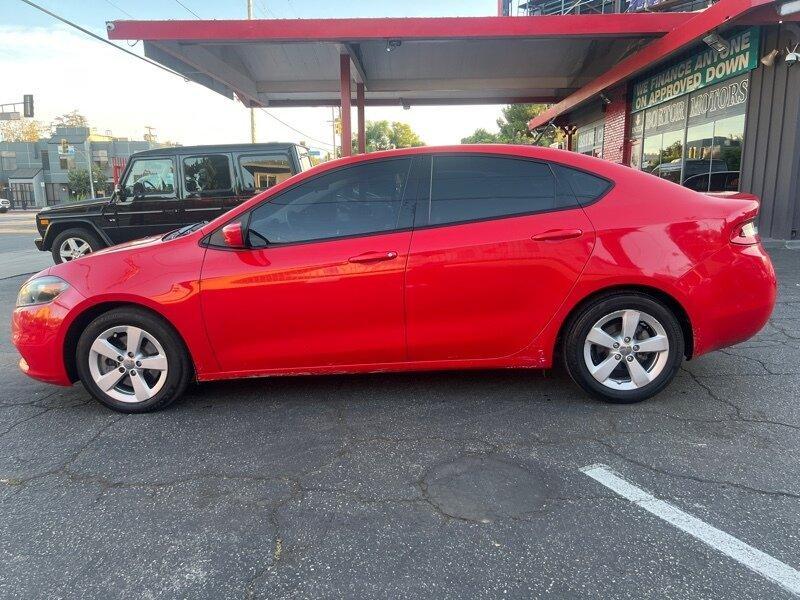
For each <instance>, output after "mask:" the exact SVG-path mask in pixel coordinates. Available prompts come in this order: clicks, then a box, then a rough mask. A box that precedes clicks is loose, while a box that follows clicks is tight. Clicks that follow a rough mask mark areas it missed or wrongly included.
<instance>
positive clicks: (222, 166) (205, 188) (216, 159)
mask: <svg viewBox="0 0 800 600" xmlns="http://www.w3.org/2000/svg"><path fill="white" fill-rule="evenodd" d="M183 187H184V189H185V190H186V193H187V194H200V195H203V194H207V193H210V192H226V191H229V190H230V189H231V188H232V187H233V186H232V185H231V167H230V161H229V160H228V156H227V155H226V154H207V155H205V156H190V157H188V158H184V159H183Z"/></svg>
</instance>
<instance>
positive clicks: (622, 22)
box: [106, 0, 728, 43]
mask: <svg viewBox="0 0 800 600" xmlns="http://www.w3.org/2000/svg"><path fill="white" fill-rule="evenodd" d="M726 2H728V0H723V1H722V2H721V3H722V4H725V3H726ZM693 16H694V13H623V14H609V15H588V14H587V15H540V16H536V17H434V18H430V17H425V18H422V17H420V18H391V19H389V18H370V19H261V20H252V21H248V20H238V21H229V20H218V21H217V20H214V21H199V20H192V21H112V22H109V23H107V24H106V28H107V30H108V37H109V39H112V40H164V41H171V40H195V41H211V40H225V41H228V42H230V43H242V42H247V41H254V40H259V41H294V42H322V41H330V42H338V43H352V42H356V41H358V40H386V39H402V40H413V39H416V40H419V39H431V40H435V39H442V40H456V39H462V40H464V39H481V38H484V39H487V38H536V37H591V38H596V37H604V36H616V37H618V36H634V37H636V36H642V35H644V36H647V35H652V36H660V35H664V34H666V33H668V32H670V31H672V30H673V29H675V28H676V27H678V26H680V25H681V24H683V23H685V22H687V21H688V20H690V19H692V18H693Z"/></svg>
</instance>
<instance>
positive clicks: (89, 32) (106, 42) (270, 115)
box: [21, 0, 331, 152]
mask: <svg viewBox="0 0 800 600" xmlns="http://www.w3.org/2000/svg"><path fill="white" fill-rule="evenodd" d="M21 1H22V2H24V3H25V4H27V5H29V6H32V7H33V8H35V9H36V10H39V11H41V12H43V13H45V14H46V15H49V16H51V17H53V18H54V19H57V20H58V21H61V22H62V23H64V24H66V25H69V26H70V27H73V28H75V29H77V30H78V31H80V32H81V33H84V34H86V35H88V36H89V37H91V38H93V39H95V40H97V41H99V42H102V43H104V44H106V45H108V46H111V47H112V48H114V49H116V50H119V51H120V52H124V53H125V54H129V55H130V56H133V57H134V58H138V59H139V60H141V61H144V62H146V63H147V64H148V65H152V66H154V67H158V68H159V69H161V70H162V71H166V72H167V73H170V74H171V75H176V76H178V77H180V78H181V79H183V80H184V81H185V82H189V81H190V80H189V78H188V77H185V76H183V75H181V74H180V73H178V72H177V71H173V70H172V69H168V68H167V67H165V66H163V65H160V64H158V63H157V62H154V61H152V60H150V59H148V58H146V57H144V56H141V55H139V54H136V53H135V52H131V51H130V50H126V49H125V48H122V47H120V46H117V45H116V44H114V43H112V42H111V41H109V40H106V39H103V38H102V37H100V36H99V35H97V34H96V33H93V32H91V31H89V30H88V29H86V28H85V27H81V26H80V25H78V24H77V23H74V22H73V21H70V20H69V19H66V18H64V17H62V16H60V15H57V14H56V13H54V12H52V11H50V10H48V9H46V8H44V7H43V6H40V5H38V4H36V3H35V2H31V0H21ZM175 1H176V2H178V0H175ZM179 3H180V2H179ZM190 12H191V11H190ZM198 18H200V17H198ZM258 108H259V109H260V110H261V111H263V112H264V114H265V115H267V116H268V117H271V118H273V119H275V120H276V121H277V122H278V123H280V124H282V125H283V126H284V127H288V128H289V129H291V130H292V131H294V132H295V133H298V134H300V135H301V136H303V137H304V138H307V139H308V140H311V141H312V142H316V143H318V144H322V145H323V146H328V147H330V146H331V144H329V143H328V142H324V141H322V140H318V139H316V138H313V137H311V136H310V135H306V134H305V133H303V132H302V131H300V130H299V129H297V128H296V127H293V126H292V125H289V123H287V122H286V121H284V120H282V119H279V118H278V117H276V116H275V115H273V114H272V113H271V112H269V111H268V110H266V109H264V108H262V107H258ZM316 149H317V150H323V148H316ZM326 152H327V150H326Z"/></svg>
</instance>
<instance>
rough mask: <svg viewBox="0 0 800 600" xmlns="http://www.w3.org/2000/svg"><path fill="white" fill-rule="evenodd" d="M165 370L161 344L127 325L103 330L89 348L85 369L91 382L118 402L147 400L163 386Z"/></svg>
mask: <svg viewBox="0 0 800 600" xmlns="http://www.w3.org/2000/svg"><path fill="white" fill-rule="evenodd" d="M168 369H169V365H168V361H167V355H166V352H164V347H163V346H162V345H161V343H160V342H159V341H158V340H157V339H156V338H155V336H153V335H152V334H150V333H148V332H147V331H145V330H144V329H141V328H139V327H134V326H131V325H124V326H118V327H111V328H110V329H106V330H105V331H104V332H102V333H101V334H100V335H98V336H97V338H96V339H95V340H94V342H93V343H92V346H91V349H90V351H89V372H90V373H91V376H92V379H93V381H94V383H95V385H97V387H98V388H100V390H102V392H103V393H104V394H106V395H108V396H109V397H110V398H113V399H114V400H118V401H120V402H126V403H136V402H146V401H147V400H150V399H151V398H152V397H153V396H155V395H156V394H157V393H158V392H159V391H160V390H161V388H162V387H163V386H164V383H165V382H166V380H167V372H168Z"/></svg>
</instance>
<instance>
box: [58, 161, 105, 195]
mask: <svg viewBox="0 0 800 600" xmlns="http://www.w3.org/2000/svg"><path fill="white" fill-rule="evenodd" d="M92 181H93V183H94V192H95V195H97V193H98V192H99V191H101V190H105V189H106V187H107V178H106V174H105V171H103V169H102V167H100V166H98V165H96V164H94V163H93V164H92ZM67 182H68V184H69V189H70V191H71V192H72V195H73V196H75V199H76V200H83V199H84V198H86V197H87V196H89V195H90V194H91V193H92V188H91V186H90V185H89V171H87V170H86V169H70V170H69V173H67Z"/></svg>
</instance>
